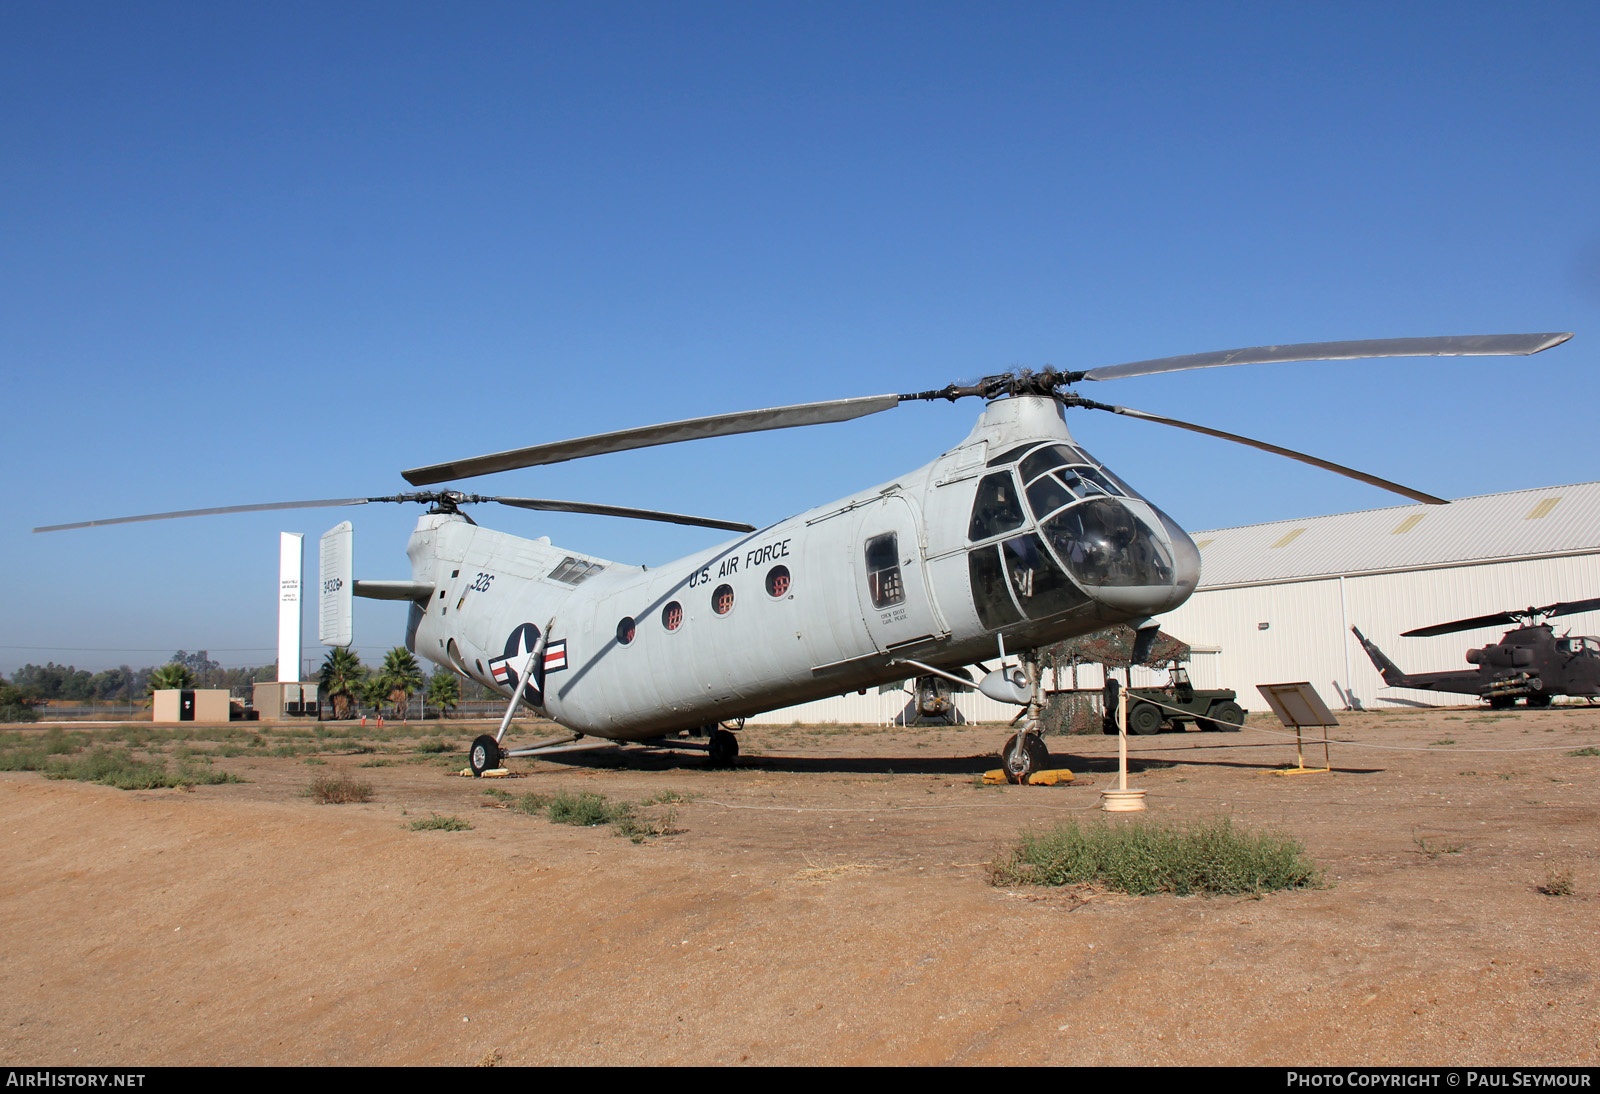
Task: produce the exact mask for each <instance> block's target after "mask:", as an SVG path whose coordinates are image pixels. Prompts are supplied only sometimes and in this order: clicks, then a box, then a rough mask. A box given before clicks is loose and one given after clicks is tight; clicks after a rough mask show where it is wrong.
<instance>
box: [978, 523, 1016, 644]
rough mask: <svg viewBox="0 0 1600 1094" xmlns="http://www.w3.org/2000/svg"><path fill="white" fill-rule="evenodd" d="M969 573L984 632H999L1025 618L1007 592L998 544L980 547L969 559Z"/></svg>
mask: <svg viewBox="0 0 1600 1094" xmlns="http://www.w3.org/2000/svg"><path fill="white" fill-rule="evenodd" d="M967 573H968V576H969V577H970V578H971V580H972V605H973V607H975V608H977V609H978V622H979V623H981V624H982V625H983V628H984V630H989V631H992V630H998V629H999V628H1001V627H1004V626H1007V625H1009V624H1011V623H1015V622H1017V621H1018V620H1020V619H1021V618H1022V613H1021V612H1019V611H1017V606H1016V605H1015V604H1013V603H1012V602H1011V594H1010V593H1008V592H1006V572H1005V567H1004V566H1002V565H1001V562H1000V550H999V545H998V544H989V545H988V546H985V547H979V548H977V549H976V550H974V551H973V552H972V553H970V554H969V555H967Z"/></svg>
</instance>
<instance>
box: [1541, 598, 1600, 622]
mask: <svg viewBox="0 0 1600 1094" xmlns="http://www.w3.org/2000/svg"><path fill="white" fill-rule="evenodd" d="M1596 610H1600V597H1596V598H1595V599H1593V600H1568V601H1565V602H1564V603H1560V604H1552V605H1550V606H1549V607H1548V608H1540V609H1539V614H1540V615H1542V616H1544V617H1545V618H1547V619H1554V618H1555V617H1556V616H1558V615H1577V614H1578V613H1579V612H1592V611H1596Z"/></svg>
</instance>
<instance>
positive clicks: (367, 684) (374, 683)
mask: <svg viewBox="0 0 1600 1094" xmlns="http://www.w3.org/2000/svg"><path fill="white" fill-rule="evenodd" d="M356 691H357V693H358V694H359V696H360V699H361V701H362V702H363V703H365V704H366V705H367V706H369V707H371V708H372V709H373V710H375V711H377V712H378V713H379V714H380V715H381V714H382V713H383V702H384V700H385V699H387V698H388V697H389V685H388V684H386V683H385V682H384V679H383V673H382V672H381V671H380V672H374V673H371V674H369V675H367V676H365V677H363V678H362V680H361V682H360V683H359V684H357V685H356Z"/></svg>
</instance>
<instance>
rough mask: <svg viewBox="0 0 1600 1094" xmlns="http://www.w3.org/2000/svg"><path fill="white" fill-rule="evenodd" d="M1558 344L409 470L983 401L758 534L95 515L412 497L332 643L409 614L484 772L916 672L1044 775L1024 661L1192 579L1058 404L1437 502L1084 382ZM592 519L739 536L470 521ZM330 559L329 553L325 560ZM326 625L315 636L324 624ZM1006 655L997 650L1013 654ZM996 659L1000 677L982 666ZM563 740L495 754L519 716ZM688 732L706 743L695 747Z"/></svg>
mask: <svg viewBox="0 0 1600 1094" xmlns="http://www.w3.org/2000/svg"><path fill="white" fill-rule="evenodd" d="M1570 337H1571V334H1570V333H1555V334H1512V335H1472V336H1447V337H1433V338H1394V339H1380V340H1366V341H1349V342H1319V343H1306V344H1300V345H1278V346H1258V347H1253V348H1248V349H1235V350H1224V351H1218V352H1210V353H1200V354H1191V355H1187V356H1181V357H1167V358H1159V359H1154V360H1147V361H1136V362H1131V363H1127V364H1121V365H1110V366H1102V367H1097V368H1090V369H1087V370H1082V371H1068V370H1057V369H1055V368H1054V367H1046V368H1044V369H1043V370H1041V371H1037V372H1034V371H1026V370H1023V371H1018V372H1012V373H1004V374H1000V375H993V376H987V377H984V378H983V379H981V380H979V381H977V382H976V383H968V384H958V383H951V384H948V385H946V386H945V387H943V388H939V389H935V390H930V391H923V392H915V393H911V394H901V395H896V394H885V395H874V396H865V397H855V398H845V399H835V400H830V401H826V402H817V403H805V404H798V405H791V406H782V407H772V408H768V409H764V410H753V411H743V412H736V413H731V414H720V415H714V416H711V417H703V418H695V419H689V420H686V421H678V422H669V423H665V424H660V425H652V426H643V427H638V428H632V429H624V430H619V431H616V432H611V433H604V434H597V435H593V436H588V437H580V438H576V439H573V440H567V441H559V442H555V443H549V444H538V445H533V446H530V447H525V448H519V449H513V450H509V451H504V452H497V453H491V454H489V455H485V456H477V457H472V458H470V459H463V460H456V461H451V462H447V463H440V464H433V465H429V466H426V467H418V468H413V469H411V470H408V471H404V472H402V476H403V477H404V478H405V480H406V481H407V482H408V483H410V484H411V485H412V486H414V487H428V486H438V485H440V484H444V483H451V482H455V481H457V480H460V479H465V478H471V477H475V476H479V475H487V474H492V473H496V472H502V471H509V470H514V469H519V468H526V467H533V466H540V465H549V464H555V463H560V462H564V461H567V460H572V459H578V458H587V457H593V456H599V455H602V454H605V453H611V452H620V451H626V450H630V449H639V448H646V447H650V446H654V445H663V444H671V443H677V442H681V441H688V440H694V439H699V438H707V437H718V436H728V435H733V434H742V433H754V432H759V431H763V430H770V429H785V428H793V427H798V426H810V425H820V424H824V423H830V422H842V421H848V420H852V419H855V418H860V417H863V416H866V415H870V414H877V413H882V412H884V411H888V410H892V409H894V408H896V407H898V406H900V405H901V404H903V403H914V402H918V401H934V400H949V401H951V402H955V401H957V400H960V399H965V398H977V399H982V400H983V401H984V404H985V406H984V409H983V411H982V412H981V413H980V414H979V416H978V421H977V423H976V424H975V425H974V427H973V429H972V431H971V433H970V434H969V435H968V436H967V437H966V438H965V439H964V440H962V441H961V442H960V443H958V444H956V445H955V446H954V447H952V448H950V449H948V450H946V451H945V452H943V453H941V454H940V455H938V456H936V457H935V458H934V459H933V460H932V461H930V462H928V463H926V464H924V465H923V466H921V467H919V468H917V469H915V470H913V471H909V472H907V473H906V474H904V475H900V476H897V477H896V478H894V479H891V480H889V481H887V482H884V483H880V484H877V485H874V486H870V487H868V488H866V489H863V490H859V491H857V492H855V493H853V494H850V495H848V496H846V497H843V498H840V499H838V500H835V501H832V502H829V503H827V504H824V505H818V506H815V507H813V508H809V509H806V510H804V511H802V512H799V513H796V514H794V515H792V516H789V517H786V518H784V519H782V520H779V521H776V522H774V523H772V524H769V525H767V526H765V527H762V528H755V527H753V526H751V525H748V524H742V523H739V522H734V521H723V520H715V519H711V518H703V517H695V516H689V515H685V514H677V513H663V512H657V511H652V510H642V509H628V508H623V507H617V506H606V505H596V504H591V503H586V502H569V501H554V500H550V499H537V498H516V497H499V496H480V495H473V494H466V493H462V492H460V491H457V490H451V489H443V490H429V491H421V492H415V493H408V494H400V495H391V496H386V497H367V498H336V499H323V500H320V501H303V502H277V503H270V504H264V505H244V506H225V507H221V508H215V509H201V510H185V511H180V512H172V513H156V514H148V515H145V516H135V517H120V518H116V519H115V520H111V521H88V522H81V523H77V524H67V525H52V526H48V527H44V528H36V529H34V531H36V532H40V531H60V530H65V529H69V528H82V527H89V526H93V525H97V524H109V523H123V522H128V521H137V520H154V519H165V518H170V517H186V516H198V515H207V514H214V513H226V512H244V511H260V510H271V509H293V508H312V507H319V506H350V505H362V504H367V503H369V502H420V503H423V504H426V505H427V506H428V509H427V511H426V512H425V513H424V514H423V515H422V516H421V517H420V518H419V519H418V521H417V524H416V527H415V529H414V531H413V532H412V534H411V537H410V540H409V542H408V545H407V555H408V556H409V559H410V562H411V576H410V578H409V579H406V580H393V581H373V580H353V579H350V578H349V577H348V576H347V575H346V574H345V573H344V572H343V571H341V570H340V569H339V566H340V565H341V564H340V563H339V560H340V559H343V560H344V562H343V563H342V565H344V566H345V567H348V559H349V557H350V539H349V537H350V536H351V534H352V532H351V529H350V526H349V522H348V521H347V522H344V523H343V524H341V525H340V526H338V527H336V528H335V529H333V530H332V531H330V532H329V533H328V535H326V536H324V537H323V540H324V542H323V555H322V557H323V575H322V578H323V579H322V582H321V594H320V595H321V597H322V601H321V604H320V609H321V614H322V618H323V620H324V623H325V624H328V629H327V630H325V632H324V637H323V641H324V642H327V643H329V644H345V645H348V644H349V642H350V638H349V636H348V630H349V627H348V621H349V612H350V601H349V597H350V596H351V595H352V594H353V595H356V596H365V597H372V598H376V599H388V600H401V601H409V602H410V610H409V616H408V620H407V625H406V637H405V644H406V647H407V648H408V649H410V650H411V651H413V652H414V653H416V654H418V655H419V656H423V657H426V658H427V659H428V660H430V661H432V662H434V663H435V664H437V665H440V666H442V667H445V668H448V669H451V670H452V671H455V672H457V673H460V674H461V675H463V676H466V677H469V678H471V679H473V680H476V681H478V682H480V683H482V684H484V685H485V686H487V687H489V688H491V689H493V690H494V691H496V692H497V693H499V694H500V695H502V696H504V697H505V698H507V699H508V700H509V702H508V705H507V707H506V711H505V715H504V717H503V718H502V719H501V722H500V727H499V730H498V732H496V733H494V734H484V735H482V736H480V737H478V738H477V739H476V740H475V741H474V742H473V744H472V746H471V748H470V750H469V757H470V766H471V770H472V772H473V773H474V774H475V775H482V774H483V773H484V772H485V771H489V770H493V769H496V768H498V767H499V766H500V764H501V762H502V760H503V759H504V758H505V757H507V756H512V757H525V756H535V755H542V754H546V753H550V752H554V751H561V750H566V749H569V748H578V747H589V746H588V745H586V744H584V743H583V740H584V738H586V737H596V738H602V739H606V740H610V741H615V742H623V743H626V742H635V743H641V744H646V745H650V746H653V747H674V748H693V749H701V750H704V751H706V752H707V753H709V759H710V762H711V763H712V764H713V765H726V764H731V763H733V761H734V759H735V758H736V757H737V755H738V738H737V736H736V730H737V729H738V728H741V727H742V724H743V719H744V718H746V717H749V716H753V715H755V714H758V713H762V712H765V711H769V710H774V709H777V708H780V707H785V706H788V705H791V704H794V703H799V702H804V701H808V700H813V699H819V698H826V697H828V696H832V695H840V694H844V693H847V692H850V691H857V690H862V689H866V688H869V687H874V686H879V685H882V684H886V683H893V682H895V681H901V680H906V679H913V678H915V677H918V676H934V677H940V678H944V679H947V680H950V681H952V682H954V683H957V684H961V685H970V683H971V677H969V676H968V675H967V674H966V672H965V671H964V668H963V666H968V665H976V666H977V667H978V668H980V669H981V670H983V672H984V673H986V674H987V675H985V676H984V677H983V678H982V679H981V680H980V681H979V683H978V685H977V686H978V689H979V690H980V691H981V692H982V693H983V694H985V695H987V696H989V697H991V698H994V699H998V700H1001V701H1003V702H1007V703H1011V704H1014V705H1016V706H1018V707H1021V708H1023V710H1022V711H1021V712H1019V713H1020V714H1022V715H1024V716H1023V717H1019V719H1018V720H1017V723H1016V730H1015V732H1014V733H1012V734H1009V735H1008V736H1007V738H1006V739H1005V741H1004V743H1003V745H1002V747H1001V749H1000V755H1001V761H1002V766H1003V768H1004V770H1005V773H1006V777H1007V778H1008V779H1009V780H1010V781H1012V782H1025V781H1026V780H1027V778H1028V776H1029V775H1030V774H1031V773H1032V772H1034V771H1036V770H1039V769H1041V768H1043V767H1044V766H1046V765H1047V764H1048V763H1049V759H1050V757H1049V751H1048V748H1047V747H1046V745H1045V743H1044V741H1043V739H1042V734H1041V728H1042V725H1041V719H1040V715H1041V708H1042V698H1043V674H1042V673H1041V672H1040V670H1039V658H1038V656H1037V655H1036V653H1035V651H1036V650H1038V649H1039V648H1041V647H1044V646H1047V645H1049V644H1051V643H1054V642H1058V641H1061V640H1063V639H1067V638H1072V637H1076V636H1078V635H1083V634H1088V633H1091V632H1094V631H1098V630H1101V629H1103V628H1105V627H1109V626H1112V625H1115V624H1120V623H1126V624H1129V625H1130V626H1132V627H1134V628H1135V630H1136V631H1137V633H1138V640H1137V641H1136V643H1135V656H1136V658H1137V657H1139V656H1141V654H1140V653H1139V649H1140V646H1141V644H1142V645H1143V646H1144V649H1145V652H1148V649H1149V645H1150V644H1151V643H1153V642H1154V641H1155V639H1156V637H1157V634H1158V630H1157V627H1156V625H1155V624H1154V623H1153V618H1154V617H1155V616H1157V615H1159V614H1161V613H1163V612H1166V611H1170V610H1171V609H1173V608H1176V607H1177V606H1178V605H1180V604H1182V603H1183V602H1184V601H1185V600H1186V599H1188V597H1189V596H1190V595H1191V594H1192V593H1193V592H1194V590H1195V587H1196V586H1197V584H1198V583H1199V580H1200V552H1199V550H1198V549H1197V548H1196V547H1195V545H1194V542H1193V541H1192V540H1191V539H1190V538H1189V536H1188V534H1187V533H1185V532H1184V531H1183V529H1182V528H1180V527H1179V526H1178V525H1177V523H1176V522H1174V521H1173V520H1172V519H1171V518H1170V517H1168V516H1167V515H1166V514H1165V513H1163V512H1162V511H1161V510H1160V509H1158V508H1157V507H1156V506H1155V505H1154V504H1153V503H1152V502H1150V501H1149V500H1147V499H1146V498H1145V497H1144V496H1143V495H1141V494H1140V493H1139V492H1138V491H1137V490H1135V489H1134V488H1133V487H1132V486H1131V485H1129V484H1128V483H1127V482H1125V481H1124V480H1122V479H1121V478H1119V477H1118V476H1117V475H1116V474H1115V473H1114V472H1113V471H1112V470H1111V469H1110V468H1109V467H1107V466H1106V465H1105V464H1104V463H1103V462H1101V461H1100V460H1098V459H1096V458H1095V457H1093V456H1092V455H1090V454H1089V453H1088V452H1087V451H1086V450H1085V449H1084V448H1083V447H1082V446H1081V445H1080V444H1078V443H1077V441H1076V440H1074V438H1073V436H1072V434H1071V433H1070V432H1069V430H1068V428H1067V424H1066V419H1065V412H1066V411H1068V410H1080V409H1089V410H1099V411H1104V412H1109V413H1113V414H1119V415H1124V416H1128V417H1134V418H1140V419H1143V420H1145V421H1151V422H1156V423H1159V424H1163V425H1169V426H1174V427H1176V428H1180V429H1185V430H1190V431H1193V432H1197V433H1202V434H1205V435H1207V436H1212V437H1218V438H1221V439H1224V440H1229V441H1233V442H1236V443H1239V444H1243V445H1248V446H1250V447H1253V448H1257V449H1260V450H1263V451H1266V452H1270V453H1274V454H1276V455H1280V456H1285V457H1288V458H1290V459H1295V460H1299V461H1301V462H1303V463H1307V464H1311V465H1313V466H1316V467H1321V468H1324V469H1326V470H1329V471H1333V472H1335V473H1337V474H1340V475H1345V476H1347V477H1350V478H1354V479H1357V480H1359V481H1361V482H1365V483H1369V484H1371V485H1374V486H1378V487H1381V488H1383V489H1385V490H1390V491H1393V492H1396V493H1399V494H1401V495H1403V496H1405V497H1408V498H1411V499H1413V500H1416V501H1421V502H1427V503H1430V504H1440V505H1442V504H1445V501H1444V499H1442V498H1438V497H1434V496H1433V495H1431V494H1426V493H1423V492H1421V491H1418V490H1414V489H1412V488H1410V487H1406V486H1402V485H1400V484H1398V483H1394V482H1391V481H1389V480H1387V479H1382V478H1379V477H1377V476H1375V475H1370V474H1367V473H1365V472H1361V471H1357V470H1354V469H1352V468H1349V467H1344V466H1342V465H1340V464H1336V463H1332V462H1330V461H1327V460H1323V459H1319V458H1317V457H1315V456H1310V455H1307V454H1305V453H1301V452H1296V451H1294V450H1292V449H1288V448H1283V447H1280V446H1277V445H1274V444H1270V443H1267V442H1265V441H1260V440H1254V439H1251V438H1248V437H1242V436H1239V435H1237V434H1233V433H1226V432H1223V431H1221V430H1217V429H1212V428H1209V427H1207V426H1202V425H1197V424H1194V423H1191V422H1184V421H1180V420H1178V419H1175V418H1168V417H1164V416H1161V415H1157V414H1151V413H1148V412H1145V411H1139V410H1134V409H1131V408H1129V407H1125V406H1118V405H1112V404H1107V403H1100V402H1095V401H1094V400H1091V399H1087V398H1085V397H1083V396H1082V395H1080V394H1078V393H1077V392H1076V391H1075V390H1073V385H1075V384H1078V383H1080V382H1084V381H1089V382H1097V381H1105V380H1114V379H1124V378H1130V377H1137V376H1147V375H1156V374H1162V373H1168V372H1175V371H1181V370H1188V369H1199V368H1210V367H1216V366H1222V365H1239V364H1273V363H1289V362H1301V361H1332V360H1356V359H1364V358H1377V357H1409V356H1429V355H1440V356H1480V355H1504V354H1514V355H1528V354H1533V353H1538V352H1541V351H1543V350H1546V349H1549V348H1551V347H1553V346H1557V345H1560V344H1561V343H1562V342H1565V341H1566V340H1567V339H1568V338H1570ZM479 503H498V504H502V505H509V506H514V507H519V508H524V509H534V510H541V509H542V510H557V511H565V512H579V513H598V514H604V515H611V516H625V517H634V518H641V519H645V520H654V521H667V522H672V523H678V524H687V525H698V526H702V527H708V528H714V529H720V530H724V531H732V532H736V533H738V534H737V535H736V536H735V538H733V539H730V540H728V541H726V542H723V543H720V544H718V545H716V546H714V547H710V548H707V549H704V550H701V551H698V552H696V553H694V554H691V555H689V556H687V557H685V558H682V559H679V560H677V561H675V562H671V563H668V564H666V565H663V566H657V567H646V566H636V565H630V564H627V563H623V562H616V561H612V560H609V559H602V558H597V557H594V556H591V555H588V554H586V553H584V552H581V551H575V550H567V549H564V548H561V547H558V546H555V545H553V544H551V543H550V541H549V539H548V538H547V537H545V538H539V539H526V538H522V537H520V536H515V535H511V534H509V533H505V532H500V531H495V530H492V529H489V528H485V527H482V526H480V525H478V524H477V522H476V521H474V520H473V519H472V518H471V517H469V516H468V515H467V514H466V513H465V512H464V511H463V508H464V507H465V506H468V505H472V504H479ZM330 560H331V561H330ZM330 621H331V622H330ZM1008 650H1009V651H1010V652H1009V653H1008ZM989 661H993V667H991V665H990V664H989V663H988V662H989ZM522 705H526V706H528V707H530V708H532V709H533V710H535V711H537V712H538V713H540V714H542V715H544V716H545V717H547V718H549V719H551V720H553V721H555V722H557V723H559V724H560V725H561V726H562V727H563V728H565V729H566V730H567V731H569V733H570V736H568V737H565V738H557V739H553V740H549V741H542V742H538V743H535V744H532V745H526V746H522V747H516V748H508V747H507V746H506V742H505V736H506V733H507V731H508V729H509V727H510V726H511V724H512V720H513V718H514V716H515V714H516V712H517V710H518V709H519V707H520V706H522ZM696 738H703V740H699V739H696Z"/></svg>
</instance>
